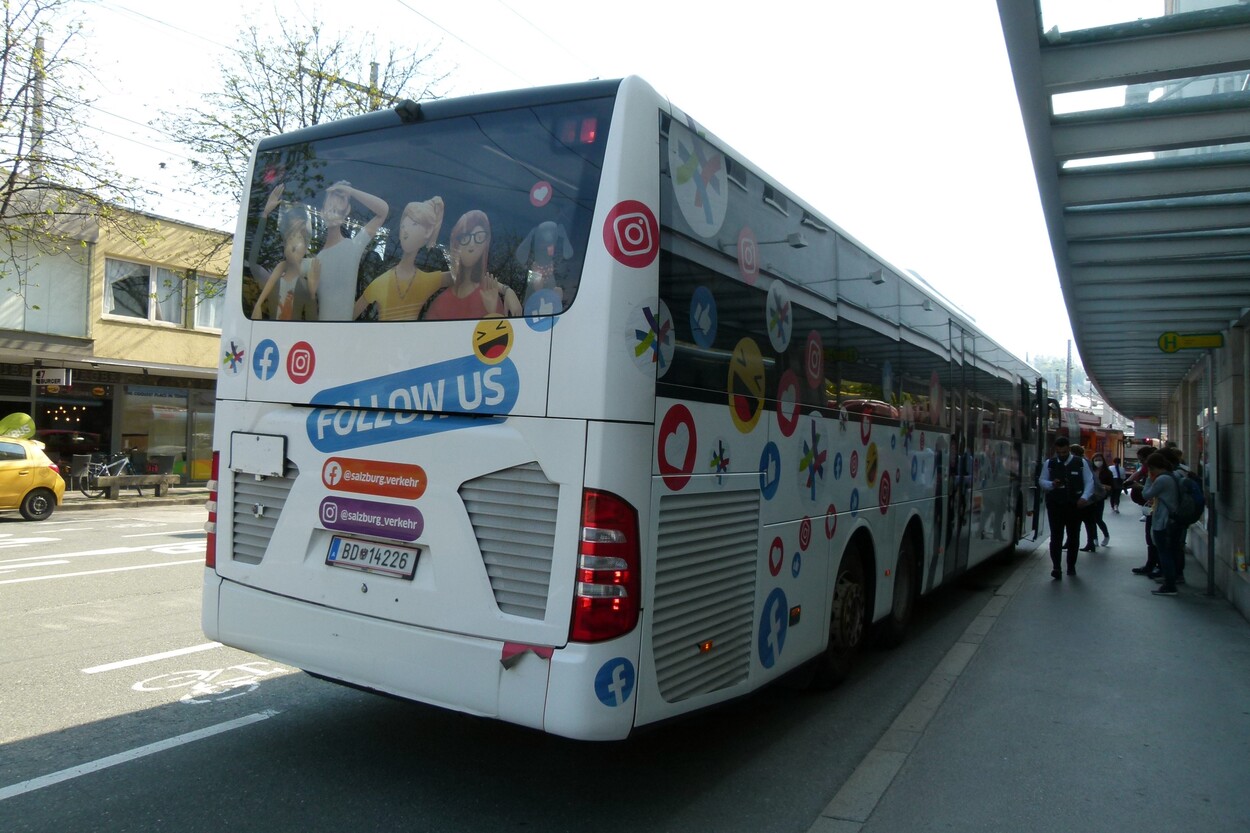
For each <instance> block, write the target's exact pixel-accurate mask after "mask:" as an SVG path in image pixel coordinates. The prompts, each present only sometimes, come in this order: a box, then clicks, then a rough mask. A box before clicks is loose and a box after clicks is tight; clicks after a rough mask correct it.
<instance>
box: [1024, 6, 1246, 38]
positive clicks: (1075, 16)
mask: <svg viewBox="0 0 1250 833" xmlns="http://www.w3.org/2000/svg"><path fill="white" fill-rule="evenodd" d="M1195 2H1200V0H1195ZM1235 2H1236V0H1225V2H1218V0H1217V1H1216V2H1212V3H1211V4H1210V5H1216V6H1224V5H1233V4H1234V3H1235ZM1165 4H1166V5H1169V6H1173V5H1175V2H1167V0H1099V2H1090V0H1041V2H1040V3H1039V5H1040V6H1041V7H1042V31H1043V32H1049V31H1051V30H1052V29H1057V30H1059V31H1060V32H1075V31H1077V30H1080V29H1094V28H1097V27H1099V26H1114V25H1115V24H1117V23H1128V22H1130V21H1133V20H1146V19H1149V18H1153V17H1162V16H1163V15H1164V14H1165V13H1166V10H1165V9H1164V6H1165ZM1187 5H1188V4H1187ZM1185 11H1193V9H1185Z"/></svg>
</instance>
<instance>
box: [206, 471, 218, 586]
mask: <svg viewBox="0 0 1250 833" xmlns="http://www.w3.org/2000/svg"><path fill="white" fill-rule="evenodd" d="M220 459H221V452H219V451H214V452H213V472H212V478H213V479H212V480H210V481H208V503H207V504H205V507H206V508H207V509H208V523H206V524H204V531H205V532H207V533H208V538H207V539H206V540H205V542H204V566H205V567H212V568H214V569H216V567H217V463H218V461H219V460H220Z"/></svg>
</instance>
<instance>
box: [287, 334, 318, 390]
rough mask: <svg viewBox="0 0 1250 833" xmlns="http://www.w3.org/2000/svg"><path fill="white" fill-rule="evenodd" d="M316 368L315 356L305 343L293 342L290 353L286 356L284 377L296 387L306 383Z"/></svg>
mask: <svg viewBox="0 0 1250 833" xmlns="http://www.w3.org/2000/svg"><path fill="white" fill-rule="evenodd" d="M316 366H317V356H316V354H314V353H313V349H312V345H311V344H309V343H308V342H307V341H297V342H295V345H294V346H293V347H292V348H291V352H289V353H287V354H286V375H288V376H290V377H291V381H292V382H294V383H295V384H297V385H302V384H304V383H305V382H307V381H308V380H309V378H310V377H311V376H312V375H313V369H314V368H315V367H316Z"/></svg>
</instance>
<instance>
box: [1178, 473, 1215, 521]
mask: <svg viewBox="0 0 1250 833" xmlns="http://www.w3.org/2000/svg"><path fill="white" fill-rule="evenodd" d="M1172 476H1173V477H1175V478H1176V487H1177V493H1178V494H1179V495H1180V501H1179V505H1178V506H1177V507H1176V511H1175V512H1174V513H1173V520H1175V521H1176V522H1177V523H1178V524H1180V525H1181V526H1189V525H1190V524H1192V523H1194V522H1195V521H1197V520H1198V519H1199V518H1201V517H1202V513H1203V512H1205V511H1206V509H1207V500H1206V498H1205V497H1204V496H1203V494H1202V481H1200V480H1199V479H1198V478H1197V477H1196V476H1195V475H1192V474H1185V473H1184V472H1179V471H1174V472H1172Z"/></svg>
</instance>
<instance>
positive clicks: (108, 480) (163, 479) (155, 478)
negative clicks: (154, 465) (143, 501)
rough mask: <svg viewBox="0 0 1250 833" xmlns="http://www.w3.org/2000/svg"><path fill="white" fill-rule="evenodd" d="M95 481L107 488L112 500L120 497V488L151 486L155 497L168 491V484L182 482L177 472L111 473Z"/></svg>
mask: <svg viewBox="0 0 1250 833" xmlns="http://www.w3.org/2000/svg"><path fill="white" fill-rule="evenodd" d="M97 482H98V483H99V484H100V485H101V486H103V487H104V488H105V489H107V490H108V496H109V498H111V499H112V500H117V498H119V497H121V495H122V489H139V488H142V487H143V486H151V487H152V488H153V489H155V490H156V496H157V497H163V496H164V495H165V493H166V492H168V491H169V487H170V486H177V485H178V484H179V483H181V482H182V476H181V475H178V474H113V475H105V476H104V477H100V478H98V480H97Z"/></svg>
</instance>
